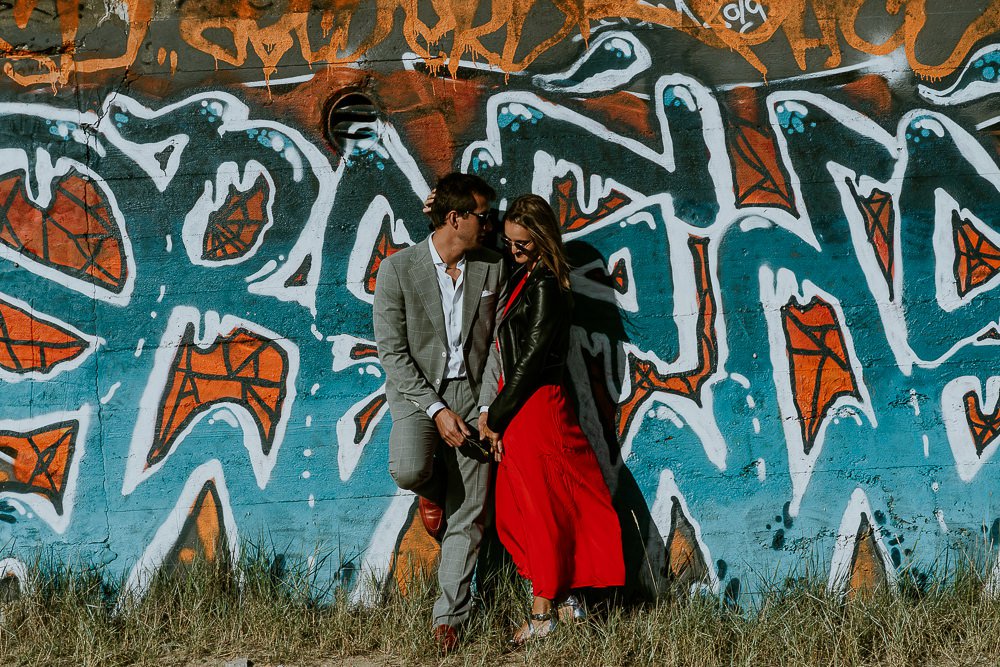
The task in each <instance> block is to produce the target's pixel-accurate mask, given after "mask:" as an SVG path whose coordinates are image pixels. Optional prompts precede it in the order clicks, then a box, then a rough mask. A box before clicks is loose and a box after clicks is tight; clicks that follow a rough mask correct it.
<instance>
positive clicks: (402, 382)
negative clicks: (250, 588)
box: [374, 241, 506, 626]
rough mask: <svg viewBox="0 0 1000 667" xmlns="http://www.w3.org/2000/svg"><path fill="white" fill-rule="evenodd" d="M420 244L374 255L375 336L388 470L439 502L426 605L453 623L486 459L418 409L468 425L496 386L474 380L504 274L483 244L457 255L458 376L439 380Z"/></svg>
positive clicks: (485, 480) (459, 614)
mask: <svg viewBox="0 0 1000 667" xmlns="http://www.w3.org/2000/svg"><path fill="white" fill-rule="evenodd" d="M427 243H428V242H427V241H422V242H420V243H417V244H416V245H414V246H411V247H409V248H406V249H404V250H400V251H399V252H397V253H396V254H394V255H392V256H390V257H387V258H386V259H384V260H383V261H382V264H381V266H380V267H379V272H378V278H377V280H376V285H375V306H374V321H375V340H376V343H377V345H378V354H379V360H380V361H381V362H382V368H383V370H384V371H385V377H386V397H387V399H388V402H389V412H390V413H391V415H392V422H393V423H392V432H391V433H390V435H389V472H390V473H391V474H392V477H393V479H395V480H396V483H397V484H398V485H399V486H400V488H403V489H409V490H411V491H414V492H415V493H417V494H418V495H421V496H423V497H425V498H428V499H430V500H432V501H434V502H436V503H438V504H440V505H441V506H442V507H443V508H444V514H445V517H446V519H447V530H446V531H445V534H444V536H443V538H442V540H441V563H440V566H439V569H438V581H439V582H440V585H441V597H439V598H438V600H437V602H436V603H435V604H434V621H433V623H434V625H435V626H436V625H439V624H442V623H444V624H447V625H452V626H459V625H461V624H462V623H464V622H465V620H466V619H467V618H468V615H469V609H470V605H471V592H470V582H471V579H472V572H473V569H474V568H475V563H476V555H477V553H478V551H479V543H480V541H481V539H482V535H483V524H484V522H485V518H486V508H485V503H486V498H487V495H488V493H489V477H490V474H489V472H490V471H489V461H488V459H486V458H485V457H483V456H481V455H479V456H478V457H477V456H476V452H475V451H474V450H472V448H470V447H461V448H458V449H455V448H452V447H449V446H448V445H447V444H445V443H444V442H443V441H442V440H441V437H440V435H439V434H438V431H437V427H436V426H435V424H434V421H433V420H432V419H431V418H430V417H428V416H427V409H428V408H430V407H431V406H432V405H434V403H436V402H438V401H442V402H444V404H445V405H447V406H448V407H449V408H450V409H451V410H453V411H454V412H456V413H457V414H458V415H459V416H460V417H462V418H463V419H465V420H466V422H467V423H468V424H469V425H470V427H471V428H472V430H473V432H475V430H476V427H475V424H476V421H477V419H478V416H479V407H478V406H479V405H480V403H479V400H480V393H482V394H483V395H484V396H486V397H491V396H493V395H495V393H496V388H495V387H486V388H485V390H484V388H483V387H482V382H483V374H484V370H485V367H486V364H487V360H488V359H489V358H490V354H489V350H490V345H491V344H492V343H493V329H494V326H495V324H496V321H497V320H498V319H499V311H500V309H501V308H502V307H503V304H504V299H505V296H506V280H505V275H504V266H503V259H502V257H501V256H500V255H499V254H498V253H496V252H493V251H490V250H486V249H475V250H470V251H468V252H467V253H466V255H465V259H466V265H465V276H464V279H463V280H464V288H463V289H464V293H463V300H462V344H463V351H464V353H465V369H466V374H467V378H466V379H465V380H455V381H450V382H449V381H446V380H445V377H444V376H445V368H446V361H447V352H446V350H447V342H446V335H447V334H446V331H445V323H444V312H443V310H442V307H441V293H440V291H439V287H438V282H437V276H436V274H435V268H434V264H433V262H432V260H431V254H430V249H429V248H428V246H427ZM491 363H495V362H491ZM489 375H490V376H495V373H494V372H491V373H489ZM487 404H488V403H487Z"/></svg>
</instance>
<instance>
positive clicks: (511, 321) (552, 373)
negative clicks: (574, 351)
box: [486, 266, 573, 433]
mask: <svg viewBox="0 0 1000 667" xmlns="http://www.w3.org/2000/svg"><path fill="white" fill-rule="evenodd" d="M519 280H520V275H519V274H518V273H515V274H514V275H513V276H511V282H510V284H511V285H512V286H513V285H516V284H517V282H518V281H519ZM511 289H512V290H513V287H512V288H511ZM572 313H573V297H572V295H571V294H570V292H569V290H564V289H563V288H562V287H561V286H560V285H559V281H558V279H557V278H556V277H555V275H554V274H553V273H552V272H551V271H549V270H548V269H547V268H545V267H543V266H539V267H536V268H535V270H534V271H532V273H531V275H530V276H528V280H527V282H526V283H525V285H524V287H523V288H522V289H521V293H520V294H519V295H518V297H517V300H516V301H515V302H514V303H513V305H511V307H510V310H508V311H507V314H506V316H504V318H503V319H501V320H500V323H499V324H498V325H497V340H499V341H500V358H501V360H502V363H503V366H502V368H503V378H504V384H503V389H501V390H500V393H499V394H498V395H497V397H496V399H495V400H494V401H493V403H491V404H490V406H489V408H490V409H489V415H488V416H487V420H486V421H487V424H488V425H489V427H490V428H491V429H493V430H494V431H496V432H498V433H502V432H503V431H504V429H506V428H507V425H508V424H510V421H511V420H512V419H513V418H514V415H515V414H517V411H518V410H520V409H521V406H523V405H524V403H525V402H526V401H527V400H528V398H529V397H530V396H531V395H532V394H533V393H534V392H535V390H536V389H538V388H539V387H541V386H543V385H546V384H560V383H561V382H562V380H563V372H564V370H565V368H566V354H567V352H568V350H569V327H570V324H571V320H572Z"/></svg>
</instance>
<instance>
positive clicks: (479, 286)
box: [462, 253, 488, 343]
mask: <svg viewBox="0 0 1000 667" xmlns="http://www.w3.org/2000/svg"><path fill="white" fill-rule="evenodd" d="M474 257H475V256H474V255H473V254H472V253H466V255H465V286H464V287H463V288H462V289H463V293H462V342H463V343H464V342H465V341H466V340H468V338H469V331H470V330H471V329H472V323H473V320H475V319H476V313H477V312H479V299H480V297H481V295H482V293H483V285H484V284H485V283H486V273H487V271H488V268H487V266H486V264H485V263H484V262H478V261H476V260H475V258H474Z"/></svg>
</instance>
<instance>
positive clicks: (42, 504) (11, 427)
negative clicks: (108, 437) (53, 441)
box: [0, 404, 93, 534]
mask: <svg viewBox="0 0 1000 667" xmlns="http://www.w3.org/2000/svg"><path fill="white" fill-rule="evenodd" d="M92 412H93V409H92V408H91V406H90V404H84V405H82V406H81V407H80V408H79V409H78V410H70V411H64V412H50V413H48V414H44V415H39V416H38V417H31V418H29V419H4V420H0V431H12V432H15V433H29V432H31V431H34V430H36V429H39V428H43V427H46V426H52V425H53V424H58V423H59V422H64V421H70V420H75V421H76V422H77V424H78V425H79V426H78V428H77V431H76V440H75V441H74V455H73V457H72V459H71V460H69V461H67V462H66V482H65V486H64V487H63V496H62V507H63V509H62V513H61V514H60V513H59V512H57V511H56V508H55V506H54V505H53V504H52V503H51V502H50V501H49V500H48V499H46V498H44V497H42V496H40V495H38V494H36V493H31V492H27V493H22V492H15V491H0V498H14V499H16V500H18V501H19V502H23V503H24V504H26V505H27V506H28V507H30V508H31V510H32V511H33V512H34V513H35V516H37V517H38V518H39V519H41V520H42V521H44V522H45V523H47V524H48V525H49V526H50V527H51V528H52V530H54V531H55V532H56V533H59V534H62V533H64V532H65V531H66V528H67V527H68V526H69V523H70V519H71V518H72V515H73V508H74V506H75V504H76V491H77V481H78V478H79V476H80V462H81V461H82V460H83V457H84V454H85V452H86V445H87V435H88V433H87V432H88V429H89V427H90V417H91V414H92ZM2 456H4V457H6V454H2Z"/></svg>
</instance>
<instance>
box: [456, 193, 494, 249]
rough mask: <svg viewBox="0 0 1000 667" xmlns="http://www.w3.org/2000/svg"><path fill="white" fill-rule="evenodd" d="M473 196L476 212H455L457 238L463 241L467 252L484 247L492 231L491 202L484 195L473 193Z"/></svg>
mask: <svg viewBox="0 0 1000 667" xmlns="http://www.w3.org/2000/svg"><path fill="white" fill-rule="evenodd" d="M472 196H473V197H474V198H475V200H476V210H474V211H456V212H455V214H456V217H455V221H456V224H457V229H456V236H457V237H458V238H459V239H461V241H462V245H463V247H464V248H465V249H466V250H472V249H473V248H478V247H479V246H480V245H482V243H483V241H484V240H485V239H486V235H487V234H488V233H489V232H490V230H491V229H492V225H491V224H490V220H489V213H490V202H489V201H488V200H487V199H486V198H485V197H483V196H482V195H479V194H475V193H473V195H472Z"/></svg>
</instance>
